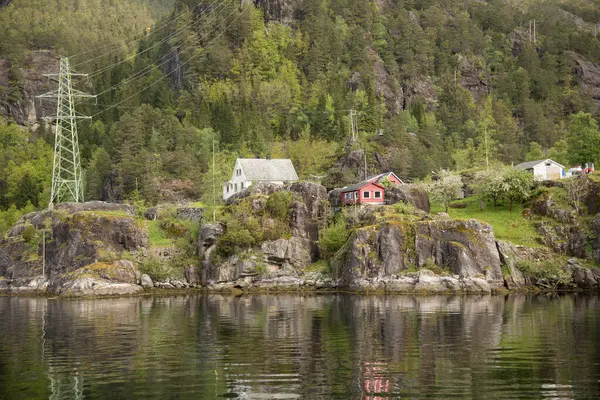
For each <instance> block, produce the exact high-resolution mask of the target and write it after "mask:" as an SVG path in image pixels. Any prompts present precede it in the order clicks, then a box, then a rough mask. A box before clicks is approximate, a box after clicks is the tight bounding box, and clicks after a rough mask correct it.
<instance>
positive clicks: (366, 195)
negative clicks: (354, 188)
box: [363, 190, 371, 199]
mask: <svg viewBox="0 0 600 400" xmlns="http://www.w3.org/2000/svg"><path fill="white" fill-rule="evenodd" d="M370 198H371V192H369V191H368V190H365V191H364V192H363V199H370Z"/></svg>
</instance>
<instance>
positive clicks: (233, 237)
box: [217, 227, 254, 256]
mask: <svg viewBox="0 0 600 400" xmlns="http://www.w3.org/2000/svg"><path fill="white" fill-rule="evenodd" d="M253 244H254V238H253V237H252V235H251V234H250V232H249V231H248V229H230V228H229V227H228V228H227V232H226V233H225V234H224V235H223V236H221V238H220V239H219V241H218V242H217V251H218V252H219V254H220V255H222V256H230V255H232V254H235V252H236V251H239V250H243V249H247V248H248V247H252V245H253Z"/></svg>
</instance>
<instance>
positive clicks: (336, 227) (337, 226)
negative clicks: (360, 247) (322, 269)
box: [319, 218, 350, 259]
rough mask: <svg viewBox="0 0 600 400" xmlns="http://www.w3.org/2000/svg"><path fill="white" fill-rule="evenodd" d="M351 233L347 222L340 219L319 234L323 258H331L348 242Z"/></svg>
mask: <svg viewBox="0 0 600 400" xmlns="http://www.w3.org/2000/svg"><path fill="white" fill-rule="evenodd" d="M349 236H350V232H349V231H348V228H347V227H346V222H345V221H344V220H343V219H342V218H339V219H338V220H337V221H336V222H335V223H334V224H332V225H330V226H328V227H327V228H325V229H323V230H321V232H320V233H319V249H320V250H321V256H322V257H323V258H327V259H329V258H331V257H333V256H334V255H335V253H337V252H338V250H339V249H341V248H342V246H344V244H345V243H346V242H347V241H348V237H349Z"/></svg>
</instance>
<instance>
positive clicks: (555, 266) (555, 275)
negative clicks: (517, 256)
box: [517, 259, 573, 290]
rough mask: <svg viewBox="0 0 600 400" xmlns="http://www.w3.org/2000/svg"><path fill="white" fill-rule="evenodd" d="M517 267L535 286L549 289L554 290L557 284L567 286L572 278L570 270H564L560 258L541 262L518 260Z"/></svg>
mask: <svg viewBox="0 0 600 400" xmlns="http://www.w3.org/2000/svg"><path fill="white" fill-rule="evenodd" d="M517 268H519V269H520V270H521V271H523V273H524V274H525V275H526V276H528V277H530V278H531V279H532V280H533V281H534V283H535V284H536V285H537V286H540V287H544V288H546V289H550V290H556V289H557V288H558V287H559V286H568V285H570V284H571V282H572V280H573V276H572V274H571V272H570V271H565V269H564V268H563V263H562V261H561V260H560V259H557V260H546V261H543V262H540V261H535V262H534V261H529V260H520V261H519V262H518V263H517Z"/></svg>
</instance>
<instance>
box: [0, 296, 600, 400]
mask: <svg viewBox="0 0 600 400" xmlns="http://www.w3.org/2000/svg"><path fill="white" fill-rule="evenodd" d="M599 397H600V298H599V297H598V296H590V295H572V296H561V297H547V296H535V297H527V296H506V297H504V296H491V297H490V296H481V297H479V296H467V297H461V296H439V297H413V296H352V295H327V296H309V297H303V296H244V297H226V296H218V295H210V296H200V295H190V296H178V297H138V298H120V299H99V300H54V299H42V298H22V297H0V399H48V398H50V399H77V398H79V399H84V398H86V399H108V398H115V399H148V398H155V399H213V398H216V399H219V398H221V399H223V398H234V399H235V398H238V399H361V400H376V399H377V400H383V399H392V398H394V399H395V398H405V399H422V398H428V399H433V398H435V399H451V398H458V399H593V398H599Z"/></svg>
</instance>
